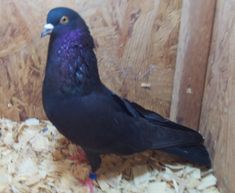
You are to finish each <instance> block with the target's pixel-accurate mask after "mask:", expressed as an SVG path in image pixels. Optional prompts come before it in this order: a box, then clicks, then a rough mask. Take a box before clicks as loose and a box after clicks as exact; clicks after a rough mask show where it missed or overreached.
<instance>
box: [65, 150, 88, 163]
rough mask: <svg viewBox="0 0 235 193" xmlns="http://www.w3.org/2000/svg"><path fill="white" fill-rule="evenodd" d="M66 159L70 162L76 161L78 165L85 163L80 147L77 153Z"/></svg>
mask: <svg viewBox="0 0 235 193" xmlns="http://www.w3.org/2000/svg"><path fill="white" fill-rule="evenodd" d="M68 159H69V160H72V161H77V162H78V163H84V162H87V159H86V154H85V152H84V151H83V150H82V148H80V147H78V148H77V152H76V153H75V154H73V155H71V156H70V157H69V158H68Z"/></svg>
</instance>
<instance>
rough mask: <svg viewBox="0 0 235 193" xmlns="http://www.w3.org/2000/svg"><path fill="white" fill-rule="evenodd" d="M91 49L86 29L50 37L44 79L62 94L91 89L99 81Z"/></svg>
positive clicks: (90, 41) (91, 41) (92, 44)
mask: <svg viewBox="0 0 235 193" xmlns="http://www.w3.org/2000/svg"><path fill="white" fill-rule="evenodd" d="M93 48H94V43H93V39H92V37H91V35H90V33H89V31H88V30H87V31H84V30H80V29H76V30H73V31H68V32H67V33H63V34H61V35H59V36H56V37H53V36H52V37H51V40H50V44H49V52H48V61H47V69H46V77H45V80H48V82H50V83H49V84H53V85H51V86H52V87H53V88H55V87H56V89H57V91H59V92H62V93H63V92H64V93H66V92H67V93H74V92H78V91H79V92H83V90H85V89H84V88H85V87H87V88H92V87H93V86H92V85H95V84H94V83H97V82H99V81H100V79H99V74H98V68H97V60H96V56H95V54H94V52H93ZM52 79H53V80H52ZM58 87H59V88H58Z"/></svg>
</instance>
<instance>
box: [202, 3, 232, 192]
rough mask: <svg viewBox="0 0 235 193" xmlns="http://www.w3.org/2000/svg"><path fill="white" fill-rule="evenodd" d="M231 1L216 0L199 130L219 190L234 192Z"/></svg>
mask: <svg viewBox="0 0 235 193" xmlns="http://www.w3.org/2000/svg"><path fill="white" fill-rule="evenodd" d="M234 10H235V1H233V0H227V1H223V0H218V3H217V11H216V17H215V26H214V34H213V41H212V47H211V52H210V60H209V66H208V71H207V78H206V85H205V93H204V99H203V108H202V113H201V122H200V130H201V131H202V132H203V133H204V134H205V137H206V139H207V144H208V146H209V147H210V152H211V156H212V159H213V165H214V169H215V172H216V174H217V176H218V182H219V187H220V188H222V192H224V193H225V192H226V193H235V184H234V181H235V165H234V160H235V140H234V139H235V97H234V96H235V66H234V61H235V55H234V53H235V12H234Z"/></svg>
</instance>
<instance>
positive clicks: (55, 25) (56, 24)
mask: <svg viewBox="0 0 235 193" xmlns="http://www.w3.org/2000/svg"><path fill="white" fill-rule="evenodd" d="M75 29H80V30H81V31H88V27H87V25H86V23H85V21H84V20H83V19H82V18H81V17H80V15H79V14H78V13H77V12H76V11H74V10H72V9H69V8H66V7H57V8H54V9H52V10H50V12H49V13H48V15H47V24H46V25H45V26H44V29H43V32H42V33H41V37H44V36H47V35H52V36H59V35H63V34H66V33H67V32H69V31H73V30H75Z"/></svg>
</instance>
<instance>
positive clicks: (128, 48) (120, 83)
mask: <svg viewBox="0 0 235 193" xmlns="http://www.w3.org/2000/svg"><path fill="white" fill-rule="evenodd" d="M56 6H69V7H72V8H74V9H76V10H77V11H79V12H80V14H81V15H82V16H83V17H84V18H85V20H86V21H87V23H88V25H89V26H90V28H91V32H92V34H93V36H94V39H95V42H96V47H97V49H96V53H97V56H98V60H99V68H100V74H101V78H102V80H103V81H104V82H105V83H106V84H107V85H108V86H109V87H111V88H112V89H113V90H115V91H116V92H117V93H119V94H120V95H122V96H124V97H128V98H129V99H131V100H135V101H137V102H139V103H141V104H142V105H144V106H146V107H148V108H151V109H153V110H156V111H159V112H160V113H161V114H163V115H168V114H169V106H170V101H171V92H172V79H173V74H174V66H175V60H176V59H175V58H176V48H177V40H178V31H179V23H180V10H181V0H174V1H171V0H146V1H144V3H143V1H141V0H136V1H127V0H98V1H93V0H79V1H71V0H67V1H62V0H57V1H51V0H37V1H36V0H31V1H17V0H1V6H0V16H1V17H0V23H1V28H0V40H1V45H0V77H1V78H0V116H1V117H3V116H4V117H8V118H12V119H16V120H19V119H24V118H26V117H31V116H36V117H39V118H45V115H44V113H43V109H42V105H41V82H42V78H43V71H44V67H45V59H46V53H47V51H46V49H47V42H48V40H46V39H43V40H42V39H40V37H39V35H40V32H41V29H42V27H43V25H44V22H45V17H46V13H47V12H48V10H49V9H50V8H52V7H56ZM2 42H3V43H2ZM142 83H147V84H148V85H149V86H150V87H149V88H143V87H141V84H142Z"/></svg>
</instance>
